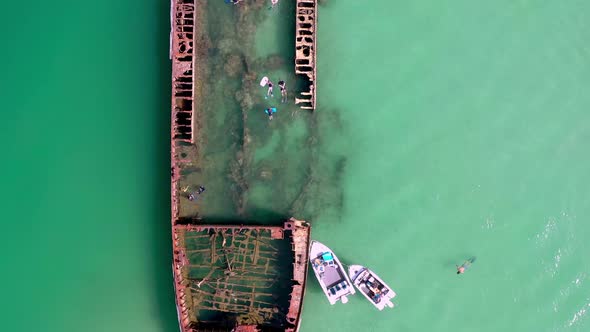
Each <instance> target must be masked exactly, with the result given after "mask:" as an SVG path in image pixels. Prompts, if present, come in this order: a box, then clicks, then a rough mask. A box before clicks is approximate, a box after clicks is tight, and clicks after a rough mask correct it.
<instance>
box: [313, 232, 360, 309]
mask: <svg viewBox="0 0 590 332" xmlns="http://www.w3.org/2000/svg"><path fill="white" fill-rule="evenodd" d="M309 263H310V264H311V266H312V270H313V273H314V275H315V277H316V279H317V280H318V282H319V283H320V286H321V288H322V290H323V291H324V294H325V295H326V297H327V298H328V301H329V302H330V304H332V305H334V304H336V303H337V302H338V301H341V302H342V303H347V302H348V296H349V295H353V294H354V293H355V290H354V286H352V281H351V280H350V278H349V277H348V274H347V273H346V271H345V270H344V268H343V267H342V263H341V262H340V260H339V259H338V257H337V256H336V254H334V252H333V251H332V250H331V249H330V248H328V247H327V246H325V245H324V244H322V243H320V242H317V241H311V246H310V249H309Z"/></svg>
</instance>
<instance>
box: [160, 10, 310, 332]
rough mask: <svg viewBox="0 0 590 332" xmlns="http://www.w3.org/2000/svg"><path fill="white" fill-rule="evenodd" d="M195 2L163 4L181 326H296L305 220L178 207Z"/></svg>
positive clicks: (190, 112)
mask: <svg viewBox="0 0 590 332" xmlns="http://www.w3.org/2000/svg"><path fill="white" fill-rule="evenodd" d="M195 2H196V0H172V1H171V11H170V15H171V34H170V59H171V61H172V100H171V104H172V109H171V222H172V225H171V226H172V242H173V264H172V272H173V275H174V290H175V300H176V308H177V313H178V320H179V325H180V330H181V331H182V332H196V331H234V332H240V331H242V332H253V331H287V332H296V331H298V330H299V325H300V321H301V310H302V304H303V297H304V293H305V284H306V281H307V280H306V277H307V265H308V264H307V261H308V249H309V243H310V231H311V227H310V226H309V224H308V223H306V222H304V221H300V220H296V219H294V218H291V219H289V220H288V221H285V222H284V223H283V224H282V225H281V226H250V225H233V226H232V225H208V224H204V223H205V222H206V220H203V221H201V220H190V221H187V220H186V219H183V218H181V217H180V214H179V204H180V202H179V195H180V188H179V181H180V179H181V172H180V170H181V169H182V167H183V166H184V165H186V164H188V163H192V162H194V161H193V160H186V158H180V157H179V154H180V153H179V152H178V150H179V149H181V148H182V147H183V146H187V145H194V144H195V142H196V141H197V138H196V137H197V134H198V133H197V132H196V130H197V128H198V125H195V122H196V121H197V120H198V119H195V117H196V113H195V112H194V107H195V98H196V99H198V95H197V97H196V93H195V85H196V84H195V83H196V82H198V77H196V76H197V75H198V74H197V73H198V72H197V71H195V70H194V68H195V61H196V59H195V56H196V55H197V54H199V52H195V49H198V46H199V45H195V35H196V32H198V31H196V30H197V29H199V28H198V25H196V24H195V22H197V23H198V22H199V18H200V16H199V15H200V13H199V8H198V6H197V5H196V3H195ZM314 46H315V45H314ZM314 48H315V47H314ZM314 61H315V56H314ZM313 76H314V77H315V70H314V72H313ZM313 103H314V104H315V96H314V97H313ZM278 222H279V221H278ZM277 281H280V282H277ZM277 283H280V285H282V286H281V287H283V288H284V287H285V285H287V289H286V290H288V292H287V294H286V295H285V296H279V295H278V291H277V290H276V288H277V287H278V286H279V285H277ZM275 298H276V300H273V299H275ZM218 317H223V319H222V320H221V322H220V321H218V320H219V319H218V320H217V321H216V319H215V318H218Z"/></svg>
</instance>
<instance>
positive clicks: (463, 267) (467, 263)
mask: <svg viewBox="0 0 590 332" xmlns="http://www.w3.org/2000/svg"><path fill="white" fill-rule="evenodd" d="M474 261H475V259H474V258H471V259H468V260H466V261H465V263H463V264H462V265H461V266H459V265H455V266H456V267H457V274H463V273H465V271H467V269H468V268H469V267H471V263H473V262H474Z"/></svg>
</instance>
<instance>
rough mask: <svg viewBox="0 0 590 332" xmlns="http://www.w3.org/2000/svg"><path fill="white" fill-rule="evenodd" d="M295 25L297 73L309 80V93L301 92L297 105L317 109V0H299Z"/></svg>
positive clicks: (296, 100) (296, 99) (296, 101)
mask: <svg viewBox="0 0 590 332" xmlns="http://www.w3.org/2000/svg"><path fill="white" fill-rule="evenodd" d="M296 8H297V9H296V10H297V13H296V15H297V20H296V23H295V25H296V26H295V73H296V74H297V75H305V76H307V78H308V80H309V83H310V85H309V91H307V92H301V98H295V104H301V106H300V107H301V108H302V109H310V110H315V108H316V85H317V84H316V30H317V17H318V15H317V0H297V7H296Z"/></svg>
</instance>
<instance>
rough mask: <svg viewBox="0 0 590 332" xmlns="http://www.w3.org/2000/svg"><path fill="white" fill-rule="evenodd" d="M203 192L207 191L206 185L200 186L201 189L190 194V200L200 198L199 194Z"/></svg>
mask: <svg viewBox="0 0 590 332" xmlns="http://www.w3.org/2000/svg"><path fill="white" fill-rule="evenodd" d="M203 192H205V187H203V186H199V190H197V191H196V192H192V193H190V194H188V200H189V201H196V200H197V198H199V195H200V194H202V193H203Z"/></svg>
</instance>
